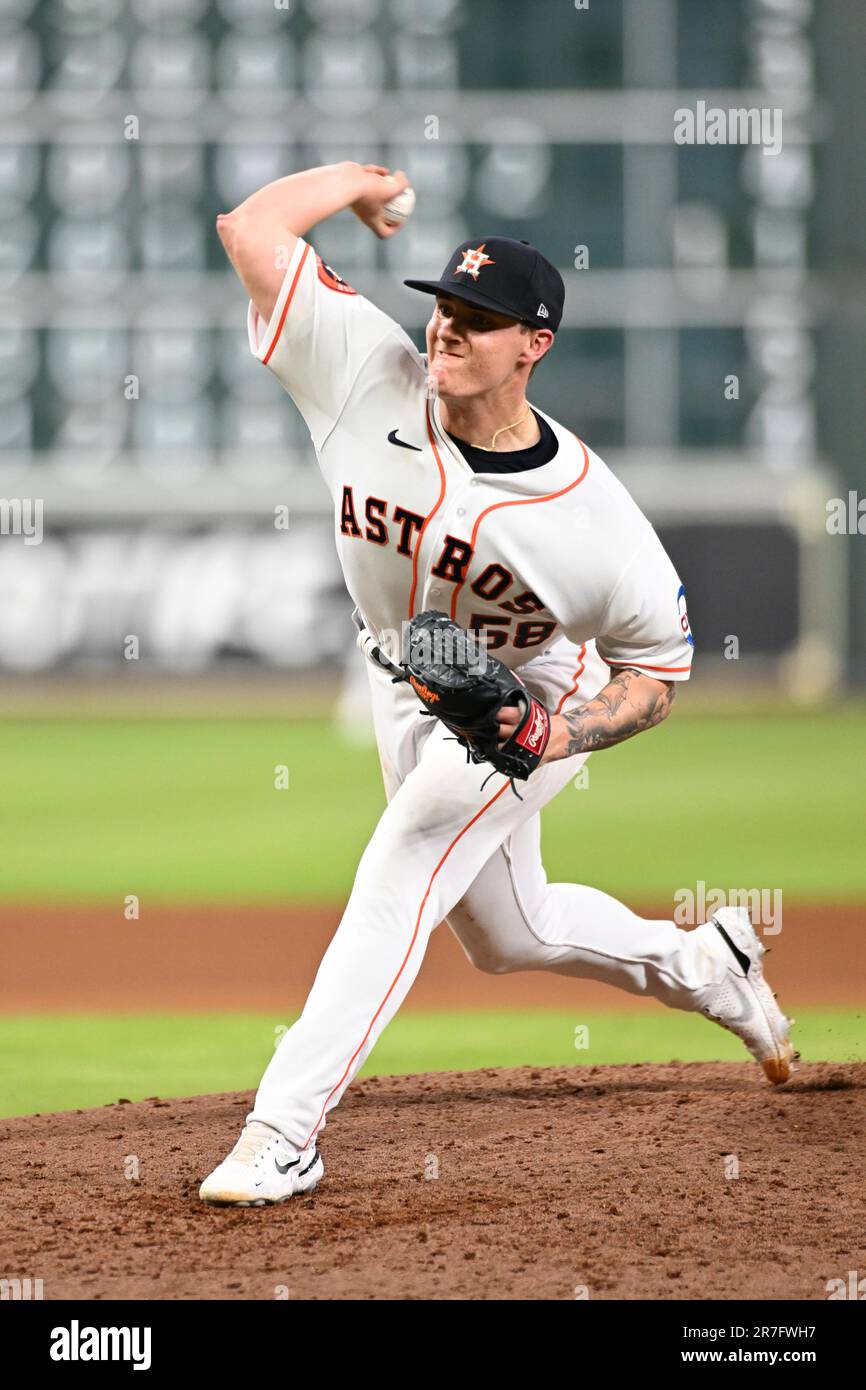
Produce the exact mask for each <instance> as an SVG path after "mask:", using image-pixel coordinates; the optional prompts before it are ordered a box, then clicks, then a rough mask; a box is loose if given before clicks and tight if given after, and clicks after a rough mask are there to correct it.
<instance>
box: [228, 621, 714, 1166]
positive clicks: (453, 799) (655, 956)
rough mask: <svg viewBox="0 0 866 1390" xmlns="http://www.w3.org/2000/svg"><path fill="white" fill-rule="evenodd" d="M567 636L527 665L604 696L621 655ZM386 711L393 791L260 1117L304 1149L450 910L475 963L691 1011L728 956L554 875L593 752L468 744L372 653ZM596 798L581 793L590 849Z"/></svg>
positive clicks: (381, 720)
mask: <svg viewBox="0 0 866 1390" xmlns="http://www.w3.org/2000/svg"><path fill="white" fill-rule="evenodd" d="M581 656H583V651H577V649H576V648H575V647H574V646H573V645H572V644H571V643H568V642H565V641H564V640H563V641H561V642H560V643H558V644H556V645H555V647H554V648H553V649H552V651H551V654H550V656H549V658H540V659H538V660H537V661H536V662H533V663H532V667H533V674H532V678H531V680H530V677H529V675H528V670H524V671H522V672H521V675H523V676H524V678H525V679H526V681H527V684H531V685H532V689H533V693H535V694H536V695H538V696H539V698H541V699H544V700H545V702H546V703H547V705H548V708H550V709H557V708H560V709H561V708H563V707H564V708H566V709H568V708H572V707H573V706H575V705H579V704H581V703H583V702H584V701H585V700H587V699H589V698H591V697H592V696H593V695H595V694H596V693H597V692H598V690H599V689H601V687H602V686H603V685H605V684H607V681H608V679H609V671H608V668H607V667H606V666H605V665H604V664H603V663H602V662H601V660H600V658H599V657H598V656H597V655H596V654H595V652H594V648H592V649H591V650H590V651H589V652H587V653H586V655H585V657H584V659H583V661H582V663H581V664H582V666H583V674H582V678H581V680H580V681H579V682H578V687H579V690H578V689H575V671H576V670H579V669H580V665H578V664H576V663H577V662H578V658H580V657H581ZM366 664H367V666H368V668H369V679H370V684H371V689H372V696H373V717H374V724H375V729H376V738H377V743H378V747H379V755H380V761H381V764H382V772H383V777H384V781H385V789H386V794H387V796H388V805H387V807H386V809H385V811H384V812H383V814H382V816H381V819H380V820H379V823H378V825H377V827H376V830H375V831H374V833H373V836H372V838H371V840H370V842H369V844H368V845H367V848H366V849H365V851H364V853H363V855H362V857H361V861H360V863H359V865H358V870H357V874H356V876H355V882H354V886H353V888H352V893H351V896H350V898H349V901H348V904H347V906H346V910H345V912H344V914H343V917H342V920H341V922H340V925H339V927H338V928H337V931H336V933H335V935H334V937H333V939H332V941H331V943H330V945H329V946H328V949H327V951H326V952H325V955H324V957H323V959H322V963H321V965H320V967H319V970H318V973H317V975H316V978H315V981H314V983H313V986H312V989H311V990H310V993H309V996H308V998H307V1002H306V1004H305V1006H304V1010H303V1013H302V1014H301V1017H300V1018H299V1019H298V1020H297V1022H296V1023H295V1024H294V1025H293V1026H292V1027H291V1028H290V1029H288V1031H287V1032H286V1033H285V1034H284V1036H283V1038H282V1039H281V1041H280V1043H279V1045H278V1047H277V1048H276V1050H275V1052H274V1055H273V1057H272V1059H271V1061H270V1062H269V1064H268V1067H267V1069H266V1071H265V1073H264V1076H263V1077H262V1080H261V1084H260V1086H259V1089H258V1093H257V1095H256V1099H255V1104H254V1108H253V1110H252V1111H251V1112H250V1114H249V1115H248V1116H247V1119H248V1120H254V1119H255V1120H263V1121H264V1122H265V1123H267V1124H269V1125H272V1126H273V1128H274V1129H277V1130H279V1131H280V1132H281V1133H282V1134H283V1135H284V1136H285V1138H286V1139H287V1140H288V1142H289V1143H290V1144H292V1145H293V1146H295V1147H296V1148H298V1149H304V1148H306V1147H307V1146H308V1145H309V1144H310V1143H311V1142H312V1140H313V1139H314V1137H315V1135H316V1134H317V1133H318V1132H319V1131H320V1130H321V1129H322V1128H323V1127H324V1124H325V1121H326V1116H327V1114H328V1112H329V1111H330V1110H332V1109H333V1107H334V1106H335V1105H337V1104H338V1102H339V1100H340V1098H341V1096H342V1095H343V1092H344V1091H345V1090H346V1087H347V1086H348V1085H349V1083H350V1082H351V1080H352V1078H353V1077H354V1076H355V1075H356V1073H357V1072H358V1071H359V1069H360V1068H361V1066H362V1065H363V1063H364V1062H365V1060H366V1059H367V1057H368V1056H369V1054H370V1052H371V1051H372V1049H373V1047H374V1046H375V1044H376V1041H377V1039H378V1037H379V1035H380V1034H381V1033H382V1031H383V1029H384V1028H385V1027H386V1026H387V1025H388V1023H389V1022H390V1021H391V1019H392V1018H393V1017H394V1015H395V1013H396V1012H397V1010H398V1009H399V1007H400V1005H401V1004H402V1002H403V1000H404V999H405V997H406V995H407V994H408V992H409V990H410V988H411V986H412V983H413V981H414V979H415V977H416V975H417V974H418V971H419V969H420V967H421V962H422V960H423V958H424V952H425V950H426V947H427V941H428V939H429V937H430V933H431V932H432V931H433V929H434V928H435V927H436V926H437V924H439V923H440V922H443V921H446V920H447V922H448V925H449V927H450V929H451V930H452V931H453V932H454V934H455V936H456V937H457V939H458V941H459V942H460V944H461V946H462V947H463V950H464V951H465V953H466V955H467V957H468V958H469V960H470V961H471V962H472V964H473V965H475V966H477V967H478V968H479V969H480V970H484V971H490V972H492V973H494V974H501V973H504V972H506V971H511V970H553V971H556V972H557V973H560V974H565V975H575V976H579V977H582V978H584V979H593V980H603V981H606V982H607V983H608V984H611V985H615V986H617V987H618V988H619V989H624V990H627V991H628V992H629V993H631V994H642V995H649V996H652V997H653V998H655V999H659V1000H661V1001H662V1002H663V1003H665V1004H667V1005H669V1006H671V1007H673V1008H680V1009H695V1008H698V1007H699V999H698V993H699V992H701V993H702V992H703V990H704V989H705V988H706V987H707V986H708V985H711V984H715V983H718V982H720V981H721V979H722V978H723V976H724V973H725V970H726V968H727V961H726V958H725V954H724V950H723V947H722V945H721V943H720V938H719V935H718V933H717V932H716V931H715V928H713V927H699V928H697V929H696V930H694V931H684V930H682V929H681V928H679V927H677V926H676V924H675V923H674V922H673V921H672V920H649V919H645V918H642V917H638V916H637V915H636V914H635V913H633V912H631V911H630V910H629V909H628V908H627V907H626V906H624V904H622V903H620V902H618V901H617V900H616V899H615V898H612V897H610V896H609V895H608V894H606V893H603V892H600V891H599V890H598V889H596V888H591V887H587V886H584V885H581V884H576V883H548V881H547V876H546V874H545V871H544V866H543V864H542V861H541V853H540V833H541V826H540V812H541V809H542V807H544V806H545V805H546V804H547V802H548V801H550V800H551V799H552V798H553V797H554V796H556V794H557V793H558V792H560V791H561V790H562V789H563V788H564V787H566V786H568V785H569V783H571V782H572V781H573V780H574V779H575V777H576V776H577V774H578V773H579V771H580V769H581V767H582V766H583V764H584V763H585V762H586V760H587V757H588V756H589V755H588V754H578V755H576V756H574V757H571V758H563V759H560V760H558V761H556V762H551V763H545V764H543V765H542V766H541V767H539V768H538V769H537V770H536V771H535V772H534V773H533V774H532V776H531V777H530V778H529V779H528V780H527V781H526V782H521V783H518V784H517V786H518V790H519V791H520V794H521V796H522V798H523V800H518V798H517V797H516V796H515V795H514V793H513V791H512V789H511V786H510V784H509V782H508V780H507V779H506V778H505V777H504V776H502V775H501V774H500V773H494V774H493V775H492V776H490V778H489V780H488V781H487V782H486V784H485V785H484V786H482V783H484V782H485V777H486V776H487V774H488V773H489V772H490V768H489V766H488V765H486V764H477V763H471V762H467V761H466V752H465V750H464V749H463V748H462V747H461V746H460V744H459V743H457V742H455V741H454V740H453V738H452V737H451V736H449V733H448V730H447V729H446V728H445V726H444V725H443V724H442V723H441V722H440V721H439V720H437V719H431V718H428V717H424V716H422V715H421V712H420V710H421V707H420V704H419V701H418V699H417V697H416V696H415V694H414V691H412V689H411V687H410V686H408V685H406V684H403V685H394V684H393V683H392V681H391V677H390V676H389V675H388V673H387V672H386V671H383V670H382V669H381V668H380V667H378V666H376V665H375V664H374V663H373V662H370V661H368V662H367V663H366ZM590 806H591V803H590V802H589V799H588V797H587V799H586V800H584V799H583V798H582V796H576V798H575V815H574V857H575V862H576V863H579V862H580V836H581V819H582V817H583V816H585V815H589V814H591V810H590Z"/></svg>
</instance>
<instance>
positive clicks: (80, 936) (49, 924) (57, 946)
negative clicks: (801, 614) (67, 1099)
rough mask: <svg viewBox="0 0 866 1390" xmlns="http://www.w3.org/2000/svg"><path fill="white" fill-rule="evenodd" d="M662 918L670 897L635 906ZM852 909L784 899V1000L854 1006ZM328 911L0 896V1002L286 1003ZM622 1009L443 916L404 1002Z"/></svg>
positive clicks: (305, 976)
mask: <svg viewBox="0 0 866 1390" xmlns="http://www.w3.org/2000/svg"><path fill="white" fill-rule="evenodd" d="M636 910H638V911H642V915H644V916H647V917H666V916H669V915H670V912H671V905H670V903H668V904H667V905H659V904H656V905H655V906H654V907H653V906H651V905H645V906H644V908H643V909H640V908H638V909H636ZM864 915H866V913H864V908H863V907H859V906H851V907H832V908H831V907H826V908H808V907H791V908H790V909H786V910H785V917H784V925H783V929H782V931H781V932H780V933H779V934H778V935H777V936H767V937H765V944H766V945H768V946H770V947H771V948H772V950H773V955H772V958H771V962H772V979H773V988H774V989H776V990H778V991H779V995H780V997H781V998H782V999H784V1001H785V1005H786V1007H787V1008H788V1009H792V1008H796V1007H797V1006H799V1005H802V1004H811V1005H814V1006H818V1005H825V1006H826V1005H844V1004H862V1002H863V990H864V980H866V931H864ZM339 920H340V909H339V908H299V907H297V906H286V907H246V908H243V907H226V906H214V907H196V908H183V907H152V906H148V905H147V904H146V903H145V904H143V905H142V915H141V918H140V920H138V921H134V922H128V921H125V920H124V917H123V907H122V904H121V903H118V905H117V907H116V908H111V907H105V906H95V907H59V906H57V907H33V906H31V907H20V908H17V907H10V906H8V905H4V906H3V907H0V959H2V961H3V969H2V972H0V1009H2V1010H4V1011H5V1012H12V1011H22V1010H57V1009H70V1010H93V1011H95V1012H100V1011H103V1010H112V1011H121V1010H123V1009H164V1010H168V1009H198V1010H218V1009H262V1010H267V1009H280V1010H282V1009H297V1010H300V1009H301V1008H302V1007H303V1003H304V1000H305V998H306V996H307V993H308V991H309V988H310V986H311V984H312V983H313V978H314V976H315V973H316V970H317V969H318V966H319V962H320V960H321V958H322V955H323V953H324V951H325V948H326V946H327V944H328V942H329V941H330V939H331V936H332V935H333V933H334V931H335V930H336V928H337V925H338V923H339ZM576 999H579V1000H580V1002H581V1004H582V1005H583V1006H584V1007H585V1008H605V1007H607V1008H618V1009H621V1008H628V1007H629V1006H630V1005H631V1004H633V1003H635V1002H639V1001H635V1000H633V998H632V996H630V995H628V994H626V993H624V992H623V991H621V990H613V989H610V988H609V987H608V986H606V985H603V984H599V983H596V982H594V981H590V980H576V979H571V978H569V977H567V976H562V975H552V974H549V973H540V972H539V973H521V974H514V975H497V976H493V975H484V974H482V973H481V972H480V971H478V970H475V969H474V968H473V967H472V966H471V965H470V964H469V962H468V961H467V959H466V957H465V955H464V954H463V951H462V950H461V948H460V946H459V945H458V943H457V941H456V940H455V938H454V936H453V935H452V934H451V932H450V931H449V930H448V928H447V927H440V928H438V930H437V931H435V932H434V933H433V937H432V940H431V942H430V946H429V948H428V950H427V954H426V956H425V958H424V963H423V965H422V967H421V972H420V975H419V977H418V979H417V981H416V983H415V984H414V986H413V988H412V991H411V993H410V995H409V997H408V999H407V1001H406V1004H405V1006H404V1008H405V1009H407V1010H411V1009H437V1008H467V1009H472V1008H485V1009H496V1008H503V1009H507V1008H527V1009H528V1008H542V1007H552V1008H555V1007H561V1008H568V1007H571V1006H572V1005H573V1004H574V1002H575V1000H576Z"/></svg>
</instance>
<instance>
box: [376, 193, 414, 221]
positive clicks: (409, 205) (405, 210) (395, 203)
mask: <svg viewBox="0 0 866 1390" xmlns="http://www.w3.org/2000/svg"><path fill="white" fill-rule="evenodd" d="M414 207H415V190H414V189H412V188H404V189H403V192H402V193H398V194H397V196H396V198H392V199H391V201H390V203H386V204H385V206H384V208H383V209H382V211H383V212H384V214H385V219H386V221H387V222H388V223H389V224H390V225H391V226H395V225H396V224H397V223H399V222H405V221H406V220H407V219H408V218H410V217H411V216H412V212H413V210H414Z"/></svg>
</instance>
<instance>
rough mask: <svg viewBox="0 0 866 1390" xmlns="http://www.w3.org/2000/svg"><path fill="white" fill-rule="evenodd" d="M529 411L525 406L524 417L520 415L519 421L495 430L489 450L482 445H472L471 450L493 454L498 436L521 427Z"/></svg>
mask: <svg viewBox="0 0 866 1390" xmlns="http://www.w3.org/2000/svg"><path fill="white" fill-rule="evenodd" d="M530 409H531V407H530V406H527V407H526V413H525V414H524V415H521V417H520V419H519V420H515V421H514V424H512V425H503V426H502V429H501V430H497V431H496V433H495V434H494V436H493V438H492V439H491V441H490V448H489V449H488V448H487V447H486V446H485V445H484V444H473V445H472V448H473V449H481V450H482V451H483V452H484V453H485V454H492V453H495V451H496V441H497V439H498V438H499V436H500V435H501V434H505V431H506V430H513V429H515V428H516V427H517V426H518V425H522V424H523V422H524V420H526V419H527V418H528V416H529V411H530Z"/></svg>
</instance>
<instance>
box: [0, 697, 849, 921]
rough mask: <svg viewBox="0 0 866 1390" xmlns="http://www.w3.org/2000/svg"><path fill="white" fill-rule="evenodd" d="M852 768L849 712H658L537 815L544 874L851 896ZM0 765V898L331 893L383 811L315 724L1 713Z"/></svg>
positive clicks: (640, 893)
mask: <svg viewBox="0 0 866 1390" xmlns="http://www.w3.org/2000/svg"><path fill="white" fill-rule="evenodd" d="M277 764H284V765H286V766H287V767H288V769H289V786H288V789H287V790H285V791H278V790H276V789H275V787H274V768H275V766H276V765H277ZM864 765H866V711H864V709H863V708H862V707H852V708H840V709H837V710H835V711H830V712H828V713H826V714H824V713H822V714H821V716H820V718H819V716H818V715H816V714H815V713H799V714H798V713H785V712H783V713H781V714H780V715H779V716H778V717H777V718H769V717H766V716H756V715H748V714H732V715H730V716H724V717H722V716H714V717H710V716H700V715H685V716H678V715H676V714H675V715H674V717H673V718H671V719H670V720H669V721H668V723H666V724H664V725H663V726H662V727H661V728H659V729H655V730H653V731H652V732H651V733H648V734H645V735H642V736H641V737H640V738H637V739H634V740H632V741H631V742H628V743H626V744H622V745H620V746H619V747H618V748H612V749H609V750H607V751H605V752H603V753H597V754H595V755H594V756H593V757H592V758H591V759H590V761H589V764H588V769H589V786H588V787H587V788H585V789H583V790H577V789H575V788H567V789H566V790H565V791H564V792H562V793H561V795H560V796H559V797H558V798H557V799H556V800H555V801H554V802H553V803H552V805H551V806H550V807H548V809H547V810H546V812H545V814H544V852H545V863H546V865H547V869H548V874H549V876H550V877H551V878H552V879H557V878H566V879H569V878H571V879H576V880H578V881H581V882H591V883H593V884H594V885H595V886H596V887H599V888H603V889H605V890H607V891H608V892H613V893H616V894H618V895H620V896H624V897H631V898H635V899H637V900H642V901H647V900H650V899H653V898H670V896H671V894H672V891H673V889H674V888H675V887H677V886H679V885H682V884H689V883H694V882H696V881H697V880H698V879H703V880H704V882H705V883H706V884H708V885H714V886H718V887H722V888H728V887H731V886H733V885H743V886H746V885H779V886H781V887H782V888H783V890H784V894H785V900H786V901H787V902H789V903H793V902H796V901H811V902H817V901H825V900H826V901H833V902H854V901H866V855H864V854H863V848H862V841H863V811H864V793H863V780H862V769H863V767H864ZM0 767H2V769H3V776H2V778H0V839H2V846H3V853H2V863H0V899H3V900H6V901H19V902H20V901H26V902H34V901H35V902H47V901H54V902H80V901H106V900H111V901H114V902H117V901H118V900H119V899H122V898H123V896H124V895H125V894H126V893H129V892H133V891H134V892H136V893H138V894H139V896H141V897H142V898H144V897H147V899H148V900H149V901H151V902H174V903H178V902H196V903H201V902H244V903H260V902H276V901H284V902H285V901H289V900H291V901H293V902H334V901H335V900H339V899H342V898H343V897H345V896H346V894H347V893H348V891H349V889H350V887H351V883H352V878H353V875H354V870H355V867H356V865H357V861H358V859H359V857H360V854H361V851H362V850H363V848H364V845H365V844H366V842H367V840H368V838H369V836H370V833H371V831H372V829H373V827H374V825H375V824H376V820H377V818H378V816H379V814H380V812H381V810H382V807H383V804H384V801H383V792H382V786H381V778H380V775H379V765H378V759H377V757H376V753H375V751H374V750H373V749H363V750H358V749H356V748H351V747H347V746H346V745H345V744H344V743H343V742H342V741H341V739H340V738H339V736H337V735H336V734H335V733H334V731H333V728H332V727H331V726H330V724H328V723H326V722H325V721H324V720H318V721H317V720H291V719H289V718H287V719H286V720H285V721H283V722H278V721H276V720H273V719H260V720H259V719H251V720H232V721H229V720H222V719H219V720H208V719H172V720H147V721H140V722H134V721H128V720H124V719H116V720H111V721H101V722H92V721H87V720H78V721H70V722H66V721H62V720H54V719H42V720H38V721H35V720H34V721H24V720H5V721H0Z"/></svg>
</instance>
